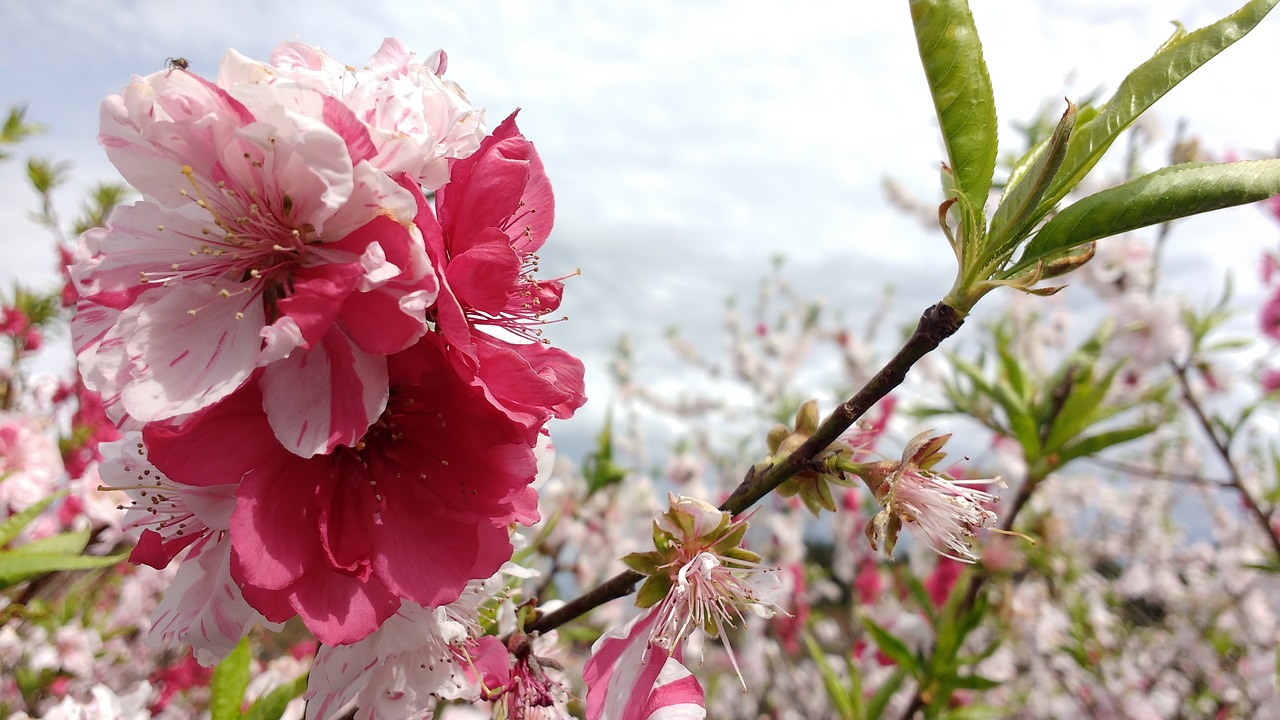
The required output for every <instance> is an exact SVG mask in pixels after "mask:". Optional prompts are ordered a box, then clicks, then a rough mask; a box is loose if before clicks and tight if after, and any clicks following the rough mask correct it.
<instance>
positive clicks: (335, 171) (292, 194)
mask: <svg viewBox="0 0 1280 720" xmlns="http://www.w3.org/2000/svg"><path fill="white" fill-rule="evenodd" d="M100 139H101V142H102V144H103V145H104V147H105V148H106V150H107V154H108V157H109V158H110V159H111V160H112V162H113V163H115V165H116V167H117V168H118V169H119V170H120V171H121V173H122V174H123V175H124V176H125V178H126V179H127V180H128V181H129V182H130V183H131V184H133V185H134V186H135V187H136V188H137V189H138V190H139V191H140V192H141V193H142V194H143V200H141V201H139V202H137V203H135V204H133V205H130V206H126V207H123V208H120V209H118V210H117V211H116V212H115V213H114V214H113V215H112V218H111V221H110V224H109V225H108V226H107V227H105V228H95V229H93V230H90V231H89V232H87V233H85V235H84V236H83V237H82V238H81V244H80V248H79V249H78V252H77V262H76V264H75V265H74V266H73V268H72V276H73V278H74V280H75V284H76V288H77V290H78V291H79V293H80V295H81V300H80V302H79V304H78V306H77V313H76V318H75V320H74V321H73V332H74V336H75V342H76V350H77V353H78V355H79V358H80V364H81V371H82V373H83V375H84V378H85V382H86V384H87V385H88V386H89V387H91V388H93V389H94V390H97V391H98V392H101V393H102V394H103V396H104V397H105V399H106V402H107V408H108V411H109V412H110V413H112V416H113V418H115V419H116V420H120V419H121V418H122V416H124V415H126V414H127V415H128V416H130V417H131V418H133V419H134V420H136V421H138V422H142V423H146V422H152V421H157V420H165V419H168V418H173V417H178V416H181V415H185V414H189V413H192V412H195V411H198V410H200V409H202V408H205V407H208V406H209V405H211V404H213V403H215V402H217V401H219V400H221V399H222V398H225V397H226V396H227V395H229V394H230V393H231V392H233V391H234V390H235V389H236V388H238V387H240V386H241V385H243V384H244V383H245V382H246V381H247V380H248V378H249V376H250V374H252V372H253V371H254V369H255V368H257V367H260V366H266V367H267V372H266V374H265V377H264V380H263V396H264V402H265V405H266V410H267V413H268V415H269V416H270V418H271V423H272V428H273V430H274V431H275V433H276V434H277V435H278V436H279V438H280V440H281V442H283V443H284V444H285V445H286V446H288V447H289V448H290V449H291V450H293V451H294V452H297V453H299V454H302V455H305V456H309V455H313V454H316V453H323V452H328V451H330V450H332V449H333V448H334V447H336V446H337V445H339V444H344V443H346V444H350V443H353V442H355V440H357V439H358V438H359V437H360V436H361V435H362V434H363V433H364V431H365V430H366V429H367V428H368V426H369V424H370V423H372V421H373V420H374V419H376V418H377V416H378V415H379V414H380V413H381V411H382V408H383V407H384V405H385V403H386V392H387V390H386V367H385V360H384V359H383V358H384V357H385V356H386V355H388V354H390V353H393V352H396V351H399V350H402V349H404V348H405V347H408V346H409V345H411V344H412V343H413V342H414V341H416V340H417V339H418V338H419V337H421V336H422V335H423V334H424V333H425V332H426V331H427V323H426V308H427V307H428V306H429V305H430V304H431V303H432V302H433V301H434V299H435V294H436V279H435V274H434V271H433V270H432V268H431V263H430V261H429V259H428V257H427V255H426V253H425V249H424V247H423V244H422V240H421V237H420V236H419V234H418V230H417V228H416V226H415V225H414V223H413V220H414V215H415V213H416V212H417V208H418V203H419V199H418V198H419V195H420V193H419V191H418V186H417V184H416V183H411V182H405V183H401V182H398V181H397V179H396V178H394V177H392V176H390V175H388V174H387V173H386V172H384V171H382V170H381V169H379V168H378V167H376V166H375V165H374V164H372V163H371V162H370V160H371V158H372V157H373V154H374V148H373V147H372V145H371V141H370V139H369V131H368V128H367V127H366V126H365V125H364V124H363V123H361V122H360V121H358V120H357V119H356V118H355V117H354V116H353V115H352V114H351V111H350V110H349V109H348V108H346V106H344V105H342V104H341V103H339V102H336V101H335V100H334V99H333V98H332V97H331V96H328V95H326V94H324V93H321V92H319V91H317V90H314V89H310V88H306V87H301V86H298V85H296V84H279V85H263V84H242V85H235V86H232V87H229V88H224V87H220V86H218V85H215V84H213V83H210V82H208V81H207V80H204V79H202V78H200V77H198V76H196V75H193V74H191V73H189V72H187V71H185V70H168V71H165V72H160V73H155V74H153V75H150V76H147V77H145V78H135V80H134V82H133V83H132V84H131V85H130V86H129V87H127V88H125V89H124V90H123V91H122V93H121V94H120V95H114V96H112V97H110V98H108V99H107V101H106V102H105V103H104V104H103V112H102V134H101V135H100ZM375 328H376V330H375Z"/></svg>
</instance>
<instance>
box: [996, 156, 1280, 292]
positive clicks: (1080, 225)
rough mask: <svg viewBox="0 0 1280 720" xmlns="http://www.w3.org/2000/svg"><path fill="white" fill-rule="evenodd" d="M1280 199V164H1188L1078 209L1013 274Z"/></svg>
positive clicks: (1050, 225) (1058, 221)
mask: <svg viewBox="0 0 1280 720" xmlns="http://www.w3.org/2000/svg"><path fill="white" fill-rule="evenodd" d="M1276 194H1280V159H1274V158H1272V159H1267V160H1246V161H1242V162H1234V163H1187V164H1184V165H1174V166H1173V167H1167V168H1164V169H1163V170H1157V171H1156V172H1153V173H1151V174H1149V175H1143V176H1142V177H1140V178H1136V179H1134V180H1130V181H1129V182H1127V183H1125V184H1123V185H1119V186H1117V187H1113V188H1108V189H1106V190H1103V191H1101V192H1098V193H1095V194H1093V195H1090V196H1089V197H1086V198H1083V199H1081V200H1080V201H1079V202H1076V203H1073V204H1072V205H1071V206H1069V207H1067V208H1066V209H1065V210H1063V211H1062V212H1060V213H1058V214H1057V215H1056V216H1055V217H1054V218H1053V219H1051V220H1049V222H1047V223H1045V225H1044V227H1043V228H1041V229H1040V232H1038V233H1036V236H1035V237H1034V238H1033V239H1032V240H1031V242H1030V243H1028V244H1027V248H1026V250H1025V251H1023V253H1022V257H1021V258H1020V259H1019V260H1018V263H1017V265H1016V266H1015V267H1014V268H1012V269H1011V270H1010V272H1009V274H1010V275H1012V274H1013V273H1015V272H1017V271H1019V270H1022V269H1026V268H1029V267H1031V266H1032V265H1034V264H1035V263H1036V262H1037V261H1038V260H1042V259H1048V258H1051V257H1054V256H1057V255H1060V254H1062V253H1064V252H1066V251H1068V250H1070V249H1072V248H1074V247H1078V246H1080V245H1083V244H1085V243H1087V242H1089V241H1090V240H1097V239H1099V238H1104V237H1108V236H1111V235H1118V234H1120V233H1123V232H1128V231H1130V230H1136V229H1138V228H1141V227H1147V226H1149V225H1157V224H1159V223H1163V222H1168V221H1170V220H1176V219H1178V218H1183V217H1188V216H1190V215H1196V214H1198V213H1202V212H1208V211H1210V210H1218V209H1221V208H1227V207H1233V206H1235V205H1244V204H1246V203H1252V202H1258V201H1259V200H1266V199H1267V198H1269V197H1271V196H1272V195H1276Z"/></svg>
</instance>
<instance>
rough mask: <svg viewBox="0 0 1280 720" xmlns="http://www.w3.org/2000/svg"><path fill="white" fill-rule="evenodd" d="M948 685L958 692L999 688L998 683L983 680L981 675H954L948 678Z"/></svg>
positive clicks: (986, 679)
mask: <svg viewBox="0 0 1280 720" xmlns="http://www.w3.org/2000/svg"><path fill="white" fill-rule="evenodd" d="M949 684H950V685H951V687H953V688H957V689H960V690H990V689H992V688H998V687H1000V683H999V682H998V681H996V680H990V679H988V678H984V677H982V676H981V675H956V676H954V677H952V678H950V680H949Z"/></svg>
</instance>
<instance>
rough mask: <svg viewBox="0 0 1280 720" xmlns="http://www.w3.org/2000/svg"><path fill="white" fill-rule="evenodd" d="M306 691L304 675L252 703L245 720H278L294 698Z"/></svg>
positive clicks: (305, 677)
mask: <svg viewBox="0 0 1280 720" xmlns="http://www.w3.org/2000/svg"><path fill="white" fill-rule="evenodd" d="M306 690H307V676H306V675H305V674H304V675H302V676H301V677H299V678H298V679H297V680H294V681H293V682H291V683H289V684H287V685H281V686H280V687H278V688H276V689H275V690H272V691H271V692H269V693H267V694H266V695H263V696H262V697H260V698H258V699H257V700H255V701H254V703H253V705H252V706H251V707H250V708H249V712H247V713H245V714H244V719H245V720H280V716H281V715H284V711H285V708H286V707H287V706H288V705H289V702H290V701H291V700H293V699H294V698H296V697H298V696H299V695H302V693H304V692H306Z"/></svg>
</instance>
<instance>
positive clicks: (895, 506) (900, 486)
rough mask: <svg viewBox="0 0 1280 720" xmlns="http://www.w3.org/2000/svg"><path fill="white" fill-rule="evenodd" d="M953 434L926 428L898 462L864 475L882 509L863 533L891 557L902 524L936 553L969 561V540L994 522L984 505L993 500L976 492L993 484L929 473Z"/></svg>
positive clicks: (973, 558) (971, 558)
mask: <svg viewBox="0 0 1280 720" xmlns="http://www.w3.org/2000/svg"><path fill="white" fill-rule="evenodd" d="M950 437H951V436H950V435H949V434H948V435H935V434H933V431H932V430H926V431H924V432H922V433H920V434H919V435H916V436H915V437H914V438H912V439H911V441H910V442H908V443H907V446H906V448H904V449H903V451H902V460H901V461H900V462H896V463H888V464H883V463H882V464H877V466H876V467H875V468H870V469H868V471H864V475H863V477H864V479H868V482H869V483H870V484H871V485H872V489H873V490H874V491H875V493H876V498H877V499H878V500H880V504H881V505H882V508H881V509H880V511H879V512H878V513H876V515H875V516H874V517H873V518H872V519H871V520H870V521H869V522H868V523H867V526H866V535H867V539H868V540H869V541H870V542H871V546H872V547H873V548H880V547H884V548H885V551H886V552H888V553H890V554H892V553H893V547H894V545H895V544H896V543H897V539H898V531H899V530H900V529H901V528H902V527H903V526H904V525H905V526H906V527H907V529H908V530H910V531H911V532H912V533H917V534H919V535H920V539H922V540H924V541H925V542H926V543H928V545H929V547H931V548H933V550H934V551H935V552H937V553H938V554H940V555H943V556H945V557H948V558H951V559H952V560H959V561H960V562H965V563H973V562H976V561H977V560H978V556H977V555H976V554H975V553H974V552H973V540H974V538H975V537H977V532H978V530H979V529H981V528H983V527H986V526H988V525H990V524H991V523H992V522H993V521H994V520H995V518H996V515H995V513H994V512H992V511H991V510H989V509H987V507H986V506H987V505H990V504H992V503H994V502H995V501H996V500H997V498H996V496H995V495H992V494H991V493H988V492H984V491H982V490H978V489H977V488H976V487H974V486H975V485H989V484H991V483H993V482H999V478H996V479H994V480H990V479H987V480H954V479H952V478H950V477H948V476H946V475H944V474H942V473H939V472H937V471H935V470H933V469H932V468H933V466H934V465H936V464H937V463H938V462H939V461H940V460H941V459H942V458H943V457H944V454H943V453H942V452H941V450H942V447H943V446H944V445H945V444H946V442H947V440H948V439H949V438H950Z"/></svg>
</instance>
